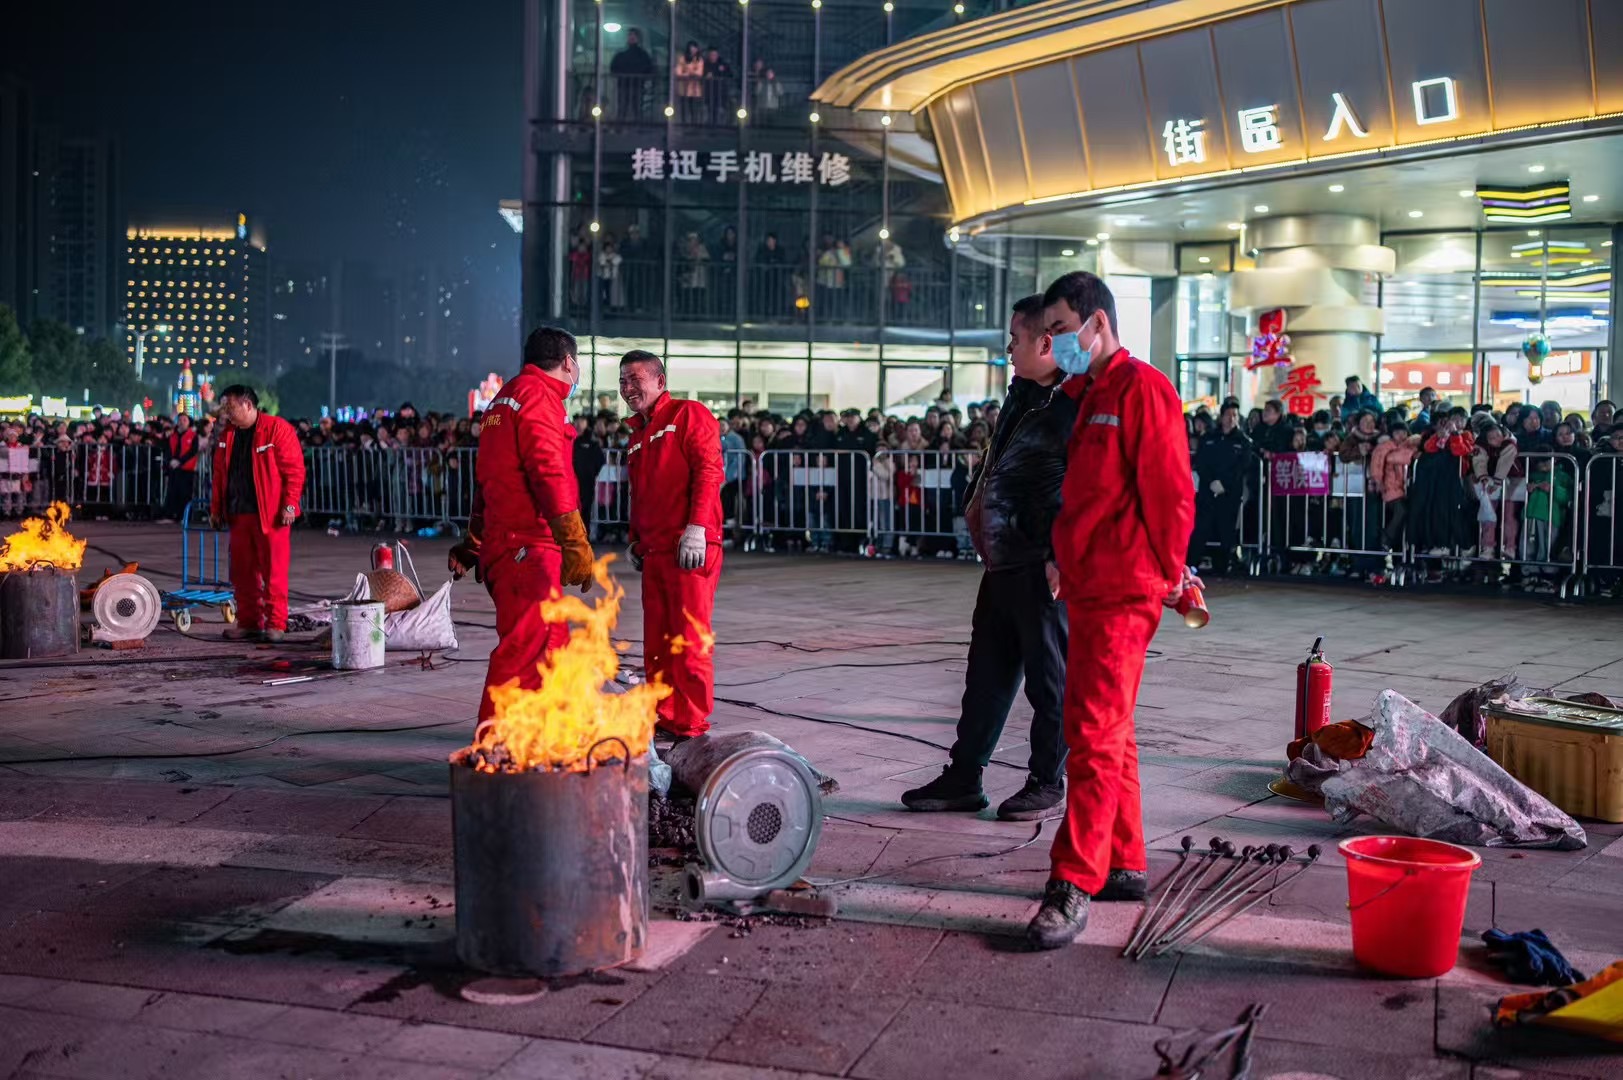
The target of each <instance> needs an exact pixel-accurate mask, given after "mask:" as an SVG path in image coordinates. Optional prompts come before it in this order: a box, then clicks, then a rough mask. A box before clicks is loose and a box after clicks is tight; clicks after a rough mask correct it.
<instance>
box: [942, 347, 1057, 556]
mask: <svg viewBox="0 0 1623 1080" xmlns="http://www.w3.org/2000/svg"><path fill="white" fill-rule="evenodd" d="M1060 385H1061V384H1060V383H1055V384H1054V385H1053V386H1047V387H1045V386H1039V385H1038V384H1036V383H1034V382H1032V381H1030V380H1029V379H1020V378H1017V379H1015V380H1014V382H1013V383H1011V384H1010V386H1009V397H1008V400H1007V401H1005V402H1004V404H1003V411H1002V413H1001V414H1000V415H999V417H998V425H997V433H996V434H995V435H994V437H993V439H992V447H991V449H990V450H989V451H988V452H987V454H986V457H985V458H984V459H983V461H982V464H981V467H980V468H979V469H978V470H976V472H975V475H974V477H973V478H971V480H970V482H969V490H968V492H967V493H966V495H965V506H966V508H965V513H964V516H965V517H966V518H967V519H968V524H969V531H970V535H971V536H972V537H973V538H974V540H975V550H976V551H978V552H979V553H980V556H981V558H982V560H984V561H985V564H986V569H988V570H1012V569H1016V568H1019V567H1025V566H1032V565H1040V564H1041V563H1044V562H1046V561H1048V560H1049V559H1051V558H1053V555H1054V548H1053V544H1052V542H1051V541H1050V538H1049V534H1050V532H1051V531H1052V529H1053V525H1054V518H1055V516H1056V515H1058V513H1059V499H1060V486H1061V485H1062V484H1063V483H1064V481H1065V458H1066V449H1067V446H1068V444H1069V442H1070V438H1071V429H1072V428H1074V427H1075V426H1076V410H1077V403H1076V402H1075V401H1074V400H1072V399H1071V397H1070V396H1069V395H1067V394H1065V393H1064V392H1063V391H1061V390H1060Z"/></svg>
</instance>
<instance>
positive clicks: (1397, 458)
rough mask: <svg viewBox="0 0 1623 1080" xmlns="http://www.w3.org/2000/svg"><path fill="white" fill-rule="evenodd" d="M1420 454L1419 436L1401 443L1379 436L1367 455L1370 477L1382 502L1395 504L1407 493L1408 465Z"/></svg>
mask: <svg viewBox="0 0 1623 1080" xmlns="http://www.w3.org/2000/svg"><path fill="white" fill-rule="evenodd" d="M1419 452H1420V436H1418V435H1411V436H1409V437H1408V438H1407V439H1405V440H1403V441H1402V442H1397V441H1395V440H1394V439H1392V438H1391V437H1389V436H1385V435H1383V436H1381V441H1380V442H1378V443H1376V445H1375V449H1374V450H1372V451H1371V452H1370V455H1369V473H1370V477H1371V478H1372V479H1373V480H1374V482H1375V483H1376V484H1377V485H1378V487H1379V489H1380V492H1381V499H1382V501H1384V502H1396V501H1397V500H1398V499H1401V498H1403V497H1404V495H1406V494H1408V491H1409V463H1410V462H1411V461H1413V460H1414V459H1415V455H1416V454H1418V453H1419Z"/></svg>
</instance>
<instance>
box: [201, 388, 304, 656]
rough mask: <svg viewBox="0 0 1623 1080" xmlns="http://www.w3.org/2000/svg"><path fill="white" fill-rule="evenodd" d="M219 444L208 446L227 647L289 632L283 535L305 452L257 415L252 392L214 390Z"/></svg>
mask: <svg viewBox="0 0 1623 1080" xmlns="http://www.w3.org/2000/svg"><path fill="white" fill-rule="evenodd" d="M220 418H221V419H223V420H224V421H225V423H224V424H223V425H221V432H220V442H219V445H218V446H216V447H215V448H214V478H213V483H212V486H211V488H210V491H209V516H210V518H212V520H213V524H214V527H215V528H220V527H221V526H222V525H229V526H230V528H231V546H230V552H231V589H232V592H233V593H234V594H235V602H236V607H237V622H236V625H235V626H228V627H226V628H225V637H226V638H227V639H229V640H231V641H242V640H244V639H247V638H253V637H259V636H263V637H264V638H265V640H266V641H272V642H275V641H281V640H282V637H283V635H284V634H285V633H286V632H287V572H288V562H289V561H290V558H291V551H290V548H289V544H288V531H289V529H290V527H291V526H292V525H293V522H294V521H296V520H297V519H298V516H299V499H300V498H301V497H302V496H303V495H304V451H303V450H302V449H300V447H299V433H298V432H297V431H295V430H294V429H293V425H292V424H290V423H288V422H287V421H286V420H283V419H282V418H281V417H279V416H272V415H270V414H269V413H262V412H260V411H259V395H258V394H256V393H254V391H253V388H252V387H248V386H228V387H226V388H225V389H224V390H223V391H221V392H220Z"/></svg>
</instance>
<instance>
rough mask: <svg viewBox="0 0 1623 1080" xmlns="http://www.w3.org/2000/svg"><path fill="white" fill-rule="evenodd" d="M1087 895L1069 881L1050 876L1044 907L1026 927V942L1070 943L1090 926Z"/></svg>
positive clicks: (1037, 946)
mask: <svg viewBox="0 0 1623 1080" xmlns="http://www.w3.org/2000/svg"><path fill="white" fill-rule="evenodd" d="M1088 903H1089V898H1088V894H1087V893H1085V892H1083V891H1082V890H1081V889H1079V888H1077V887H1076V886H1075V885H1072V884H1071V883H1070V882H1069V881H1061V880H1059V879H1058V878H1051V879H1049V882H1048V884H1047V886H1045V887H1044V888H1043V906H1042V907H1041V908H1038V909H1037V915H1036V917H1035V918H1033V919H1032V920H1031V925H1029V926H1027V927H1026V943H1027V944H1028V945H1030V946H1031V947H1032V948H1033V949H1057V948H1059V947H1060V946H1061V945H1069V944H1070V943H1071V942H1073V941H1075V940H1076V939H1077V937H1078V935H1080V934H1081V933H1082V931H1083V930H1085V929H1087V925H1088Z"/></svg>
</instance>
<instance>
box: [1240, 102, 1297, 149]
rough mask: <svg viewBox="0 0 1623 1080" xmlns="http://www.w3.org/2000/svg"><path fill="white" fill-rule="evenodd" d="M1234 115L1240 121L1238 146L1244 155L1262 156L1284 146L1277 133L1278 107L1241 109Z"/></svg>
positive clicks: (1281, 138) (1281, 137)
mask: <svg viewBox="0 0 1623 1080" xmlns="http://www.w3.org/2000/svg"><path fill="white" fill-rule="evenodd" d="M1235 115H1236V116H1237V117H1238V118H1239V121H1240V146H1241V148H1242V149H1244V150H1245V152H1246V153H1248V154H1264V153H1267V152H1268V151H1270V150H1278V149H1279V148H1280V147H1282V146H1284V145H1285V140H1284V137H1283V136H1282V135H1281V134H1280V132H1279V106H1278V105H1264V106H1262V107H1261V108H1257V109H1241V110H1240V111H1239V112H1238V113H1236V114H1235Z"/></svg>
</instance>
